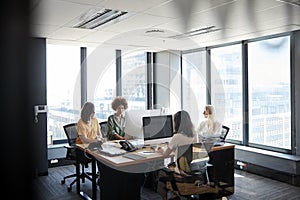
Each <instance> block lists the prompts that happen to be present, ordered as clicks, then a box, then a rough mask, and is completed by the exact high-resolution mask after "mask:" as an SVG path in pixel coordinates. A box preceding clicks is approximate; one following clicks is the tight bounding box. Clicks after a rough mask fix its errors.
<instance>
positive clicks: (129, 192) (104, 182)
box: [100, 164, 144, 200]
mask: <svg viewBox="0 0 300 200" xmlns="http://www.w3.org/2000/svg"><path fill="white" fill-rule="evenodd" d="M100 174H101V178H100V199H101V200H111V199H130V200H140V199H141V185H142V181H143V178H144V177H143V174H141V173H127V172H123V171H119V170H116V169H113V168H110V167H108V166H107V165H105V164H101V166H100Z"/></svg>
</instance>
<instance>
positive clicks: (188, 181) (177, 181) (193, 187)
mask: <svg viewBox="0 0 300 200" xmlns="http://www.w3.org/2000/svg"><path fill="white" fill-rule="evenodd" d="M201 146H202V144H201V143H195V144H189V145H183V146H180V147H178V151H177V161H176V164H177V166H178V168H179V171H180V173H177V172H175V171H173V170H170V169H168V168H164V169H163V170H164V171H165V172H166V174H167V177H161V178H160V179H159V181H163V182H165V183H166V188H167V189H168V190H169V191H172V192H173V193H174V194H176V195H177V196H179V197H184V198H185V199H188V200H191V199H199V195H206V194H216V193H217V191H218V190H217V189H216V188H215V187H211V186H210V185H209V179H208V174H207V170H206V168H207V165H206V163H207V160H206V159H204V160H201V161H199V163H197V164H196V163H193V164H194V165H192V161H193V160H194V159H195V158H196V157H195V154H198V153H199V150H195V149H197V148H198V149H199V148H201Z"/></svg>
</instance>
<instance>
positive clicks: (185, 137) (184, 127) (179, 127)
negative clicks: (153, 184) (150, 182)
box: [157, 110, 196, 199]
mask: <svg viewBox="0 0 300 200" xmlns="http://www.w3.org/2000/svg"><path fill="white" fill-rule="evenodd" d="M195 142H196V138H195V130H194V125H193V123H192V121H191V118H190V115H189V113H188V112H186V111H184V110H182V111H178V112H177V113H176V114H175V115H174V136H173V137H172V139H171V141H170V143H169V145H168V147H167V148H166V149H165V150H164V149H162V148H158V152H160V153H161V154H162V155H163V156H164V157H168V156H169V155H170V154H171V153H172V152H175V154H174V155H175V160H177V159H178V158H179V157H180V156H181V155H180V154H179V153H178V150H179V148H181V147H182V146H190V145H191V144H193V143H195ZM174 167H175V169H174V170H175V171H176V172H178V173H182V172H184V169H185V168H187V166H183V165H181V169H179V168H178V164H175V166H174ZM158 176H159V177H164V176H167V175H166V173H165V172H164V171H163V170H160V171H159V175H158ZM157 192H158V193H159V194H160V195H161V197H162V199H167V190H166V187H165V183H164V182H162V181H159V182H158V186H157Z"/></svg>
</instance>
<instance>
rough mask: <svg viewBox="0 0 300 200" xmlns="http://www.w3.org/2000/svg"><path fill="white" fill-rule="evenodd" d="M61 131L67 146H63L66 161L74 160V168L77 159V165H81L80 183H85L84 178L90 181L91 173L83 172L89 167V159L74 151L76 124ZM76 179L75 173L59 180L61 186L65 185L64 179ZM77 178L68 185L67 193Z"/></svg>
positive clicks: (68, 125) (71, 124)
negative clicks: (65, 152) (65, 151)
mask: <svg viewBox="0 0 300 200" xmlns="http://www.w3.org/2000/svg"><path fill="white" fill-rule="evenodd" d="M63 129H64V131H65V134H66V136H67V139H68V145H67V146H65V148H67V154H66V159H68V160H74V165H75V166H76V159H78V161H79V164H80V165H81V173H80V179H81V181H82V183H84V182H85V178H87V179H89V180H90V181H92V173H91V172H85V168H88V167H89V165H88V164H89V163H90V162H91V161H92V160H91V159H90V158H88V157H87V156H86V155H84V153H83V152H82V151H79V150H77V149H76V147H75V144H76V138H77V135H78V133H77V123H70V124H67V125H64V126H63ZM72 177H76V173H74V174H71V175H68V176H65V177H64V178H63V179H62V180H61V184H65V181H66V179H68V178H72ZM76 181H77V178H75V179H74V180H73V181H72V182H71V183H70V185H69V186H68V192H70V191H71V190H72V185H73V184H74V183H76Z"/></svg>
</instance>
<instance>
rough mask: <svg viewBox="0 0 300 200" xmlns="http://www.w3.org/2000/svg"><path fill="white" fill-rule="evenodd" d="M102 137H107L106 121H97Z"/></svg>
mask: <svg viewBox="0 0 300 200" xmlns="http://www.w3.org/2000/svg"><path fill="white" fill-rule="evenodd" d="M99 125H100V129H101V133H102V137H104V138H107V131H108V130H107V121H103V122H99Z"/></svg>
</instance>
